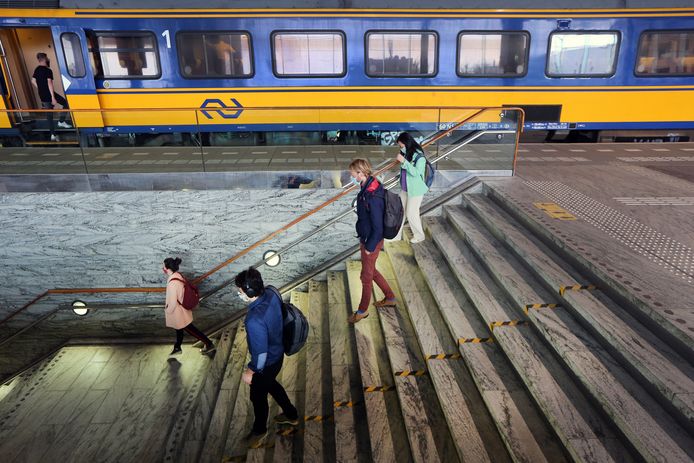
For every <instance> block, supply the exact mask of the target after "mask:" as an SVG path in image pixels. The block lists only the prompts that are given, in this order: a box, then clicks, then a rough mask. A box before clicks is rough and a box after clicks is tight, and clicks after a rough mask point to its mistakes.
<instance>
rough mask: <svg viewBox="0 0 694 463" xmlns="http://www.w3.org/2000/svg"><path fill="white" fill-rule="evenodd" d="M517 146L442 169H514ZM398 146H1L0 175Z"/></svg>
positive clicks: (237, 168) (333, 161) (319, 165)
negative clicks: (513, 163)
mask: <svg viewBox="0 0 694 463" xmlns="http://www.w3.org/2000/svg"><path fill="white" fill-rule="evenodd" d="M513 148H514V146H513V144H512V143H503V144H478V145H468V146H466V147H464V148H462V149H460V150H458V151H457V152H456V155H455V156H452V157H451V158H450V159H448V160H442V161H441V164H440V166H439V168H440V169H444V170H461V169H466V170H510V169H511V167H512V159H513ZM396 154H397V149H396V147H392V146H391V147H385V146H378V145H362V146H257V147H247V146H238V147H205V148H204V149H203V150H201V149H200V148H196V147H187V146H168V147H140V148H117V147H114V148H86V149H85V150H84V153H83V152H82V151H81V150H80V148H78V147H68V148H65V147H62V148H61V147H51V148H46V147H42V148H9V147H8V148H0V174H75V173H85V171H86V172H88V173H90V174H98V173H153V172H203V171H204V172H244V171H311V170H324V171H325V170H345V169H346V168H347V165H348V164H349V162H350V161H351V160H352V159H354V158H358V157H361V158H367V159H369V161H371V163H372V164H373V165H378V164H380V163H382V162H384V161H386V160H389V159H393V158H395V156H396Z"/></svg>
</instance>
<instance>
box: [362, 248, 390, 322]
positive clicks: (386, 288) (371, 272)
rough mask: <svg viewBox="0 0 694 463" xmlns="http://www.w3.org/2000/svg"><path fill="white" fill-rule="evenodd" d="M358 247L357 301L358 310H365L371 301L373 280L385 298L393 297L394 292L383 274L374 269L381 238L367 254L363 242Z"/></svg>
mask: <svg viewBox="0 0 694 463" xmlns="http://www.w3.org/2000/svg"><path fill="white" fill-rule="evenodd" d="M359 248H360V251H361V301H359V307H358V310H360V311H362V312H365V311H366V310H368V308H369V303H370V302H371V295H372V294H373V283H374V281H375V282H376V284H377V285H378V287H379V288H381V291H383V294H385V296H386V298H387V299H395V293H393V290H392V289H390V285H388V282H387V281H386V279H385V278H384V277H383V275H381V273H380V272H379V271H378V270H376V260H378V254H379V253H380V252H381V249H382V248H383V240H381V242H380V243H378V244H377V245H376V249H374V252H372V253H370V254H368V255H367V254H366V248H365V247H364V244H363V243H362V244H361V246H360V247H359Z"/></svg>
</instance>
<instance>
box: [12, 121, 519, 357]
mask: <svg viewBox="0 0 694 463" xmlns="http://www.w3.org/2000/svg"><path fill="white" fill-rule="evenodd" d="M388 108H391V109H402V108H401V107H386V108H384V107H343V108H342V109H388ZM408 108H411V109H466V110H476V111H475V112H474V113H472V114H471V115H469V116H466V117H464V118H463V119H462V120H460V121H457V122H455V123H454V124H453V125H451V126H450V127H449V128H447V129H445V130H443V131H442V132H441V133H439V134H438V135H434V136H433V138H432V139H431V140H429V141H428V142H426V143H424V144H423V146H424V147H425V146H428V145H431V144H433V143H435V142H437V141H438V140H440V139H442V138H443V137H445V136H447V135H448V134H450V133H451V132H453V131H455V130H457V129H458V128H460V127H461V126H462V125H463V124H465V123H466V122H468V121H470V120H471V119H473V118H475V117H477V116H478V115H480V114H481V113H482V112H485V111H489V110H497V109H498V110H504V111H508V110H517V111H518V112H519V116H520V117H519V122H518V130H517V131H516V134H517V136H516V143H515V148H514V159H513V163H514V166H515V162H516V155H517V152H518V135H519V132H520V131H521V130H522V128H523V121H524V117H525V113H524V111H523V109H522V108H514V107H437V108H431V107H408ZM194 109H197V110H200V109H206V110H212V109H215V108H194ZM244 109H251V108H244ZM254 109H269V108H254ZM275 109H292V108H290V107H284V108H275ZM294 109H331V108H326V107H298V108H294ZM333 109H334V108H333ZM162 110H172V109H171V108H168V109H162ZM2 111H5V112H27V110H2ZM32 111H33V110H32ZM43 111H44V112H51V111H60V110H43ZM78 111H82V110H78ZM109 111H110V110H109ZM456 149H457V148H456ZM448 154H450V153H448ZM448 154H446V155H448ZM446 155H442V156H439V157H438V158H437V159H436V160H437V161H438V160H439V159H441V158H442V157H445V156H446ZM397 164H398V162H397V161H396V160H393V161H390V162H388V163H387V164H386V165H385V166H383V167H382V168H381V169H380V170H378V171H376V172H375V173H374V174H373V175H374V176H378V175H380V174H382V173H384V172H386V171H388V170H390V169H391V168H392V167H395V166H396V165H397ZM355 188H356V186H355V185H350V186H348V187H347V188H344V189H343V190H342V191H341V192H340V193H338V194H337V195H335V196H333V197H332V198H330V199H328V200H326V201H324V202H323V203H321V204H320V205H318V206H316V207H314V208H313V209H311V210H309V211H307V212H306V213H304V214H301V215H300V216H299V217H297V218H296V219H294V220H292V221H290V222H289V223H287V224H285V225H284V226H283V227H281V228H279V229H277V230H275V231H273V232H271V233H269V234H268V235H266V236H265V237H263V238H261V239H260V240H258V241H256V242H255V243H253V244H251V245H250V246H248V247H246V248H245V249H243V250H242V251H240V252H238V253H237V254H236V255H234V256H233V257H231V258H230V259H227V260H226V261H224V262H222V263H220V264H218V265H216V266H215V267H214V268H213V269H211V270H210V271H208V272H206V273H204V274H203V275H201V276H199V277H197V278H195V279H194V280H193V282H195V283H196V284H197V283H199V282H200V281H202V280H203V279H205V278H207V277H209V276H210V275H212V274H214V273H216V272H217V271H219V270H220V269H222V268H224V267H226V266H227V265H229V264H231V263H232V262H234V261H236V260H238V259H239V258H241V257H243V256H245V255H246V254H248V253H249V252H251V251H253V250H255V249H256V248H258V247H259V246H261V245H262V244H265V243H267V242H268V241H270V240H271V239H272V238H274V237H276V236H277V235H279V234H280V233H282V232H284V231H286V230H288V229H289V228H292V227H293V226H295V225H296V224H298V223H300V222H302V221H303V220H305V219H307V218H308V217H310V216H312V215H314V214H316V213H317V212H319V211H320V210H322V209H324V208H325V207H327V206H328V205H330V204H332V203H334V202H336V201H338V200H339V199H341V198H342V197H344V196H345V195H346V194H347V193H349V192H351V191H352V190H354V189H355ZM311 236H312V235H311ZM266 260H267V259H266ZM264 262H265V260H263V263H264ZM222 287H223V286H218V287H217V288H218V289H217V288H215V289H213V291H215V292H216V291H218V290H219V289H221V288H222ZM165 290H166V287H149V288H133V287H129V288H127V287H126V288H54V289H49V290H46V291H44V292H43V293H41V294H40V295H39V296H37V297H35V298H34V299H33V300H31V301H30V302H29V303H27V304H25V305H23V306H22V307H20V308H19V309H18V310H16V311H15V312H13V313H11V314H9V315H8V316H6V317H5V318H3V319H2V320H0V325H2V324H4V323H6V322H7V321H9V320H11V319H12V318H14V317H15V316H16V315H18V314H19V313H21V312H23V311H24V310H26V309H28V308H29V307H31V306H32V305H34V304H35V303H37V302H38V301H40V300H41V299H43V298H44V297H46V296H48V295H49V294H85V293H92V294H93V293H160V292H164V291H165ZM206 296H209V294H206ZM204 297H205V296H204ZM159 307H161V306H159ZM57 310H59V308H58V309H55V311H51V312H49V313H50V314H52V313H54V312H56V311H57ZM43 319H44V317H41V320H43ZM33 325H34V324H31V326H33ZM25 328H26V327H25ZM23 330H24V329H22V331H23ZM4 342H5V340H3V341H0V345H1V344H2V343H4Z"/></svg>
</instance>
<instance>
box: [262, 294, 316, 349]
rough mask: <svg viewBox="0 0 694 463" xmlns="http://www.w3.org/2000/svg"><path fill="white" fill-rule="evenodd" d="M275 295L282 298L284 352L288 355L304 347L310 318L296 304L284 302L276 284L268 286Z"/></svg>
mask: <svg viewBox="0 0 694 463" xmlns="http://www.w3.org/2000/svg"><path fill="white" fill-rule="evenodd" d="M266 289H269V290H270V291H272V292H273V293H275V296H277V297H278V298H279V300H280V305H281V306H282V319H283V320H284V328H283V333H282V337H283V339H282V343H283V344H284V353H285V354H286V355H294V354H296V353H297V352H299V351H300V350H301V348H302V347H304V344H306V339H308V330H309V325H308V320H306V317H304V314H303V313H301V310H299V308H298V307H297V306H295V305H294V304H291V303H289V302H284V301H283V300H282V295H281V294H280V292H279V291H278V290H277V288H275V287H274V286H268V287H267V288H266Z"/></svg>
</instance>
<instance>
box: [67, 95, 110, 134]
mask: <svg viewBox="0 0 694 463" xmlns="http://www.w3.org/2000/svg"><path fill="white" fill-rule="evenodd" d="M67 98H68V103H69V104H70V109H95V110H99V109H101V103H100V102H99V97H98V96H97V95H95V94H94V95H68V96H67ZM72 118H73V121H74V122H75V125H76V126H77V127H103V126H104V120H103V118H102V117H101V113H100V112H99V111H76V112H73V113H72Z"/></svg>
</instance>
